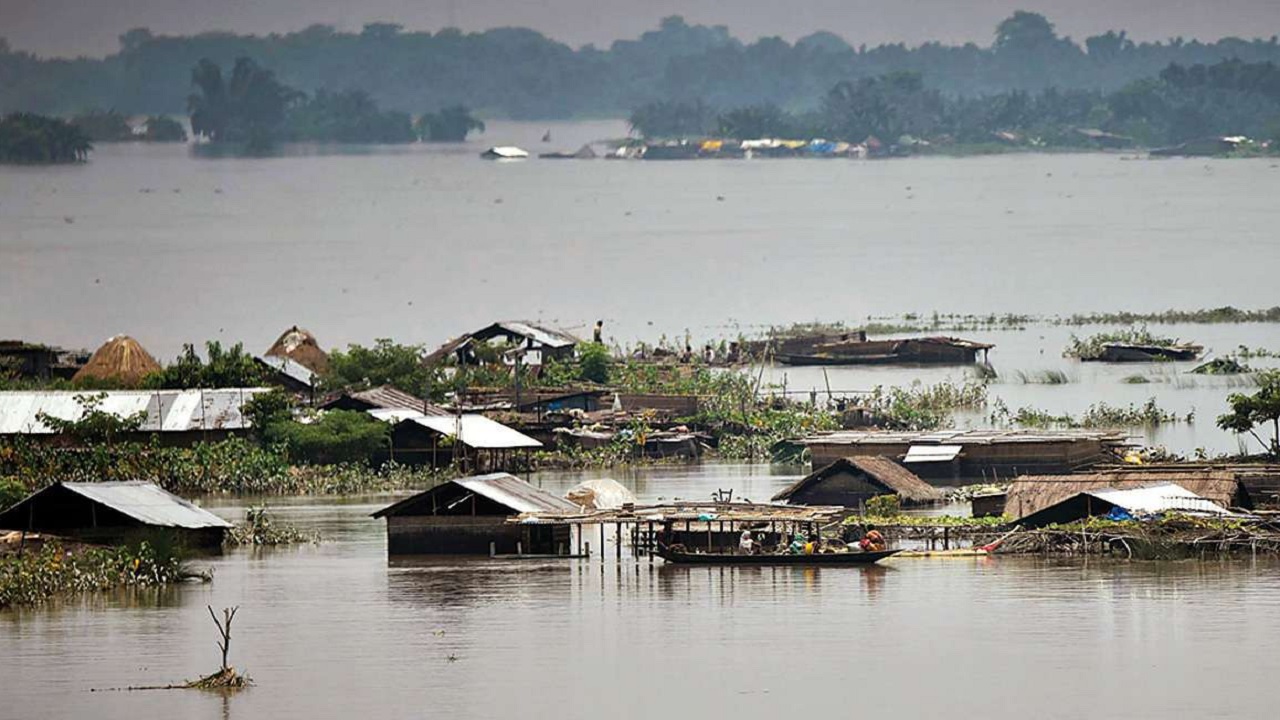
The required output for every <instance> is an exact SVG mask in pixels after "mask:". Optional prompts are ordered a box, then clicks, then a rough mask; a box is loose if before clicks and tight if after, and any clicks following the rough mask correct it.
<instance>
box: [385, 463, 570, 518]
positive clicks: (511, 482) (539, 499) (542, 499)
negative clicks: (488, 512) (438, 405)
mask: <svg viewBox="0 0 1280 720" xmlns="http://www.w3.org/2000/svg"><path fill="white" fill-rule="evenodd" d="M450 483H452V484H455V485H458V486H461V487H463V488H465V489H466V490H467V491H469V492H472V493H475V494H476V495H480V496H482V497H486V498H488V499H490V500H492V501H494V502H496V503H499V504H501V505H503V506H505V507H508V508H510V509H511V510H513V511H515V512H517V513H531V512H552V513H557V514H565V513H577V512H580V511H581V508H580V507H579V506H578V505H575V504H573V503H571V502H569V501H568V500H565V499H564V498H559V497H556V496H555V495H552V494H551V493H549V492H547V491H546V490H542V489H539V488H536V487H534V486H533V485H530V484H529V483H527V482H525V481H524V480H521V479H520V478H518V477H516V476H515V475H511V474H508V473H491V474H489V475H473V476H471V477H464V478H455V479H453V480H450V481H448V482H446V483H442V484H441V485H437V486H436V487H434V488H431V489H430V490H426V491H424V492H420V493H418V494H416V495H413V496H411V497H408V498H405V499H404V500H401V501H399V502H397V503H395V504H392V505H389V506H387V507H385V508H382V509H381V510H379V511H377V512H375V513H373V515H372V517H375V518H381V517H387V516H392V515H399V514H401V513H402V512H412V511H413V510H414V509H415V507H416V506H417V505H418V504H419V500H421V499H422V498H424V497H426V496H429V495H430V494H431V493H434V492H439V491H440V488H442V487H444V486H446V485H448V484H450Z"/></svg>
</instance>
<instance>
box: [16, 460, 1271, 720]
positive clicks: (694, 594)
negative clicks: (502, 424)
mask: <svg viewBox="0 0 1280 720" xmlns="http://www.w3.org/2000/svg"><path fill="white" fill-rule="evenodd" d="M581 475H582V474H581V473H573V474H560V473H552V474H544V475H541V476H537V477H534V478H533V479H532V480H533V481H534V482H535V483H537V484H540V485H542V486H543V487H545V488H547V489H549V490H553V491H557V492H559V491H562V490H563V489H566V488H567V487H569V486H570V485H571V484H572V483H573V482H576V481H577V479H578V477H580V476H581ZM794 477H795V475H794V471H790V472H787V471H784V470H781V469H775V470H770V469H769V468H767V467H761V466H733V465H714V466H705V467H703V468H701V469H689V468H683V469H679V470H670V469H645V470H637V471H634V472H632V473H629V474H627V475H624V476H621V479H622V480H623V481H624V482H625V483H627V484H629V485H631V486H632V487H635V488H637V490H638V492H639V495H640V498H641V500H642V501H648V500H656V499H657V498H658V497H663V496H666V497H670V496H676V495H680V496H684V497H695V496H705V494H706V493H709V492H711V491H712V490H715V489H718V488H726V487H729V488H734V489H736V490H737V491H738V492H739V493H740V494H741V495H747V496H755V495H761V496H763V495H765V494H766V493H771V492H773V491H774V490H776V489H777V488H779V487H782V486H783V485H785V484H786V483H787V482H789V481H791V480H793V479H794ZM388 502H390V498H359V499H344V500H315V499H294V500H291V501H284V502H283V504H280V505H279V506H278V510H277V511H278V513H279V514H280V515H281V517H282V518H285V519H287V520H289V521H291V522H294V523H297V524H299V525H302V526H304V527H307V528H315V529H319V530H320V531H321V532H323V533H324V534H325V535H326V537H327V538H328V541H327V542H325V543H322V544H320V545H317V546H304V547H298V548H286V549H268V550H257V551H254V550H243V551H235V552H232V553H230V554H228V555H226V556H224V557H221V558H216V559H213V560H211V561H203V562H202V564H210V565H212V567H213V568H214V572H215V580H214V582H212V583H210V584H206V585H184V586H179V587H177V588H175V589H171V590H166V591H164V592H162V593H159V594H157V593H145V592H144V593H132V594H109V595H104V596H92V597H88V598H82V599H78V600H72V601H67V602H64V603H61V604H58V605H55V606H51V607H46V608H40V609H31V610H24V611H21V612H13V611H7V612H0V718H3V719H4V720H9V719H12V720H19V719H22V720H33V719H37V718H67V717H87V716H93V717H97V718H127V719H129V720H136V719H137V718H143V717H183V718H231V719H234V718H263V717H271V718H347V717H358V716H377V717H383V718H421V717H456V718H484V719H488V718H496V717H511V716H517V715H518V716H521V717H531V718H549V717H560V718H571V719H576V718H583V719H587V718H592V719H594V718H653V717H659V716H671V715H673V714H678V715H680V716H690V717H712V718H721V717H733V718H743V719H752V718H762V719H763V718H771V719H772V718H778V717H794V716H797V715H814V716H817V717H849V716H859V717H863V716H870V717H907V718H957V717H960V718H971V717H984V718H995V719H1000V718H1025V717H1037V718H1077V717H1081V716H1082V715H1084V716H1094V717H1106V718H1162V719H1163V718H1170V717H1196V718H1259V717H1267V716H1269V715H1270V713H1271V712H1273V711H1274V706H1275V703H1274V699H1273V693H1272V692H1271V691H1270V690H1269V688H1270V683H1271V682H1272V678H1273V676H1274V674H1275V669H1276V665H1275V659H1274V648H1273V647H1272V642H1271V639H1272V638H1274V637H1275V636H1276V634H1277V633H1280V567H1277V566H1276V565H1275V564H1274V563H1271V562H1262V561H1257V562H1253V561H1248V560H1242V561H1234V562H1186V563H1151V564H1142V563H1124V562H1099V561H1096V560H1091V561H1088V562H1085V561H1044V560H1031V559H1015V558H1000V557H996V558H988V559H974V558H966V559H947V560H938V559H895V560H891V561H889V562H888V563H886V564H885V566H884V567H877V568H866V569H858V568H821V569H812V568H811V569H799V568H737V569H731V568H682V567H666V566H664V565H663V563H662V561H660V560H658V561H656V562H655V563H653V564H650V563H649V562H648V560H647V559H646V560H640V561H638V562H637V561H635V560H632V559H630V558H627V559H624V561H623V563H622V564H621V565H618V564H616V563H615V562H614V561H613V559H612V553H611V552H610V553H609V554H608V555H607V558H608V559H607V561H606V562H603V563H602V562H600V561H599V560H598V559H593V560H591V561H562V562H554V563H551V562H548V563H534V562H502V561H489V560H474V561H473V560H468V561H459V560H436V561H417V562H413V561H410V562H401V561H395V562H388V560H387V557H386V552H385V540H384V527H383V524H382V523H381V522H380V521H375V520H372V519H370V518H369V517H368V514H369V513H371V512H372V511H374V510H375V509H377V508H379V507H381V506H383V505H385V504H387V503H388ZM210 507H212V509H213V510H214V511H215V512H217V513H219V514H220V515H222V516H224V517H227V518H228V519H234V520H238V519H240V518H241V517H242V516H243V510H244V505H243V504H241V503H228V502H226V501H224V502H222V503H210ZM206 604H210V605H213V606H214V607H215V608H219V607H222V606H228V605H239V606H240V613H239V615H238V616H237V620H236V623H235V626H234V634H233V644H232V651H231V659H232V662H233V664H234V665H235V666H236V667H237V668H239V669H241V670H244V671H247V672H248V673H250V674H251V675H252V676H253V678H254V679H255V680H256V682H257V686H256V687H254V688H252V689H249V690H247V691H244V692H242V693H240V694H238V695H235V696H233V697H230V698H223V697H222V696H220V695H217V694H212V693H203V692H196V691H135V692H125V691H109V692H92V691H93V690H94V689H100V688H119V687H126V686H130V685H150V684H162V683H165V682H172V681H179V680H183V679H187V678H192V677H197V676H199V675H202V674H205V673H207V672H209V671H211V670H213V669H214V668H215V666H216V664H217V662H218V656H217V650H216V648H215V647H214V640H215V632H214V628H213V624H212V622H211V621H210V620H209V618H208V615H207V611H206V610H205V605H206Z"/></svg>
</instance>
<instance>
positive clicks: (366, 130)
mask: <svg viewBox="0 0 1280 720" xmlns="http://www.w3.org/2000/svg"><path fill="white" fill-rule="evenodd" d="M286 124H287V126H288V129H287V131H286V132H287V135H288V137H289V139H291V140H301V141H308V142H342V143H387V144H390V143H409V142H413V141H414V140H415V139H416V138H417V136H416V135H415V134H414V130H413V127H412V123H411V121H410V118H409V115H408V114H407V113H403V112H397V111H394V110H388V111H385V112H384V111H381V110H379V109H378V104H377V103H376V102H374V100H373V98H371V97H369V94H368V93H366V92H364V91H363V90H347V91H345V92H329V91H327V90H317V91H316V93H315V95H314V96H313V97H312V98H310V99H302V100H301V101H299V102H297V103H295V104H294V105H293V106H292V107H291V108H290V109H289V114H288V117H287V118H286Z"/></svg>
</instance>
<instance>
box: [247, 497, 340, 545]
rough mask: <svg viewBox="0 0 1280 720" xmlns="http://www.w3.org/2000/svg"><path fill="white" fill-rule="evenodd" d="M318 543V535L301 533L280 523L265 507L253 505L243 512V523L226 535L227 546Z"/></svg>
mask: <svg viewBox="0 0 1280 720" xmlns="http://www.w3.org/2000/svg"><path fill="white" fill-rule="evenodd" d="M318 542H320V533H318V532H310V533H308V532H303V531H302V530H299V529H298V528H297V527H295V526H293V525H289V524H288V523H282V522H280V521H279V520H277V519H276V517H275V515H274V514H272V512H271V511H270V510H269V509H268V508H267V506H266V505H255V506H253V507H251V508H249V509H247V510H245V512H244V522H243V523H237V524H236V526H235V527H233V528H232V529H231V531H230V532H229V533H227V539H226V544H227V545H296V544H301V543H318Z"/></svg>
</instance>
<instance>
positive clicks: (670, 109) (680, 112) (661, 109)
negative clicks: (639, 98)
mask: <svg viewBox="0 0 1280 720" xmlns="http://www.w3.org/2000/svg"><path fill="white" fill-rule="evenodd" d="M713 120H714V118H713V113H712V111H711V108H709V107H707V105H706V103H704V102H703V101H701V100H697V101H694V102H674V101H669V100H659V101H656V102H651V103H646V104H644V105H641V106H639V107H637V108H636V109H635V110H632V111H631V116H630V117H629V118H628V119H627V122H628V123H629V124H630V125H631V130H632V131H633V132H635V133H638V134H639V135H640V136H641V137H646V138H675V139H680V138H691V137H702V136H703V135H706V134H707V133H708V132H709V131H710V130H711V128H712V122H713Z"/></svg>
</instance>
